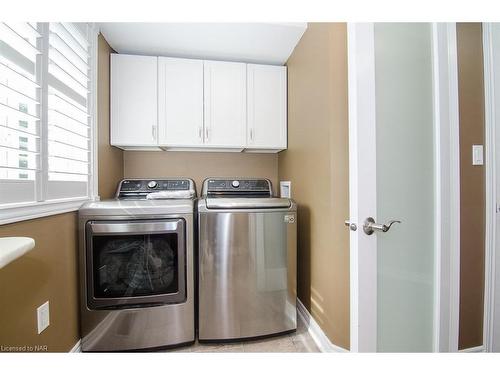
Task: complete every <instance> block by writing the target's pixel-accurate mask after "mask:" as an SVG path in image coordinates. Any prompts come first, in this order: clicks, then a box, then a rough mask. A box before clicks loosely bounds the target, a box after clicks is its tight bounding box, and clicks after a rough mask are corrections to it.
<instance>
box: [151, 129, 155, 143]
mask: <svg viewBox="0 0 500 375" xmlns="http://www.w3.org/2000/svg"><path fill="white" fill-rule="evenodd" d="M151 136H152V137H153V141H156V126H155V125H153V126H152V127H151Z"/></svg>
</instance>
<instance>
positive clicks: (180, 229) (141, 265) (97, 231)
mask: <svg viewBox="0 0 500 375" xmlns="http://www.w3.org/2000/svg"><path fill="white" fill-rule="evenodd" d="M86 231H87V253H86V259H87V272H86V275H87V304H88V307H89V308H91V309H112V308H123V307H125V306H129V307H132V306H136V305H144V304H147V305H159V304H167V303H180V302H184V301H185V300H186V239H185V223H184V220H183V219H169V220H155V221H144V220H142V221H126V220H122V221H89V222H88V223H87V225H86Z"/></svg>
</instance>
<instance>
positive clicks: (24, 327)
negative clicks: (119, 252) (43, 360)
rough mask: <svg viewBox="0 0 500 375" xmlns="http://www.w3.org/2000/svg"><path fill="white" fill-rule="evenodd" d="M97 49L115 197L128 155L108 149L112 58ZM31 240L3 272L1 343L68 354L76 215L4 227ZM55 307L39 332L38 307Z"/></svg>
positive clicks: (104, 162) (102, 187) (74, 317)
mask: <svg viewBox="0 0 500 375" xmlns="http://www.w3.org/2000/svg"><path fill="white" fill-rule="evenodd" d="M110 52H112V50H111V49H110V48H109V45H108V44H107V42H106V41H105V40H104V38H103V37H102V36H100V37H99V46H98V53H99V56H98V92H97V100H98V125H99V130H98V132H99V139H98V147H99V148H98V154H99V194H100V195H101V197H102V198H108V197H111V196H112V195H113V194H114V191H115V189H116V184H117V182H118V181H119V180H120V179H121V178H122V176H123V152H122V151H121V150H118V149H116V148H114V147H111V146H109V54H110ZM6 236H27V237H32V238H34V239H35V241H36V246H35V249H34V250H33V251H31V252H30V253H28V254H26V255H25V256H23V257H21V258H20V259H18V260H16V261H14V262H12V263H11V264H9V265H8V266H7V267H5V268H3V269H2V270H1V271H0V345H3V346H7V347H8V346H24V345H29V346H34V345H47V346H48V351H51V352H67V351H69V350H70V349H71V348H72V347H73V346H74V345H75V344H76V342H77V341H78V340H79V338H80V337H79V336H80V334H79V323H78V289H77V285H78V284H77V283H78V276H77V270H78V264H77V259H78V257H77V252H78V245H77V244H78V242H77V236H78V230H77V214H76V212H71V213H67V214H62V215H55V216H50V217H45V218H40V219H36V220H28V221H23V222H19V223H14V224H9V225H1V226H0V237H6ZM45 301H49V303H50V326H49V327H48V328H47V329H46V330H45V331H43V332H42V333H41V334H40V335H38V333H37V323H36V308H37V307H38V306H40V305H41V304H42V303H44V302H45Z"/></svg>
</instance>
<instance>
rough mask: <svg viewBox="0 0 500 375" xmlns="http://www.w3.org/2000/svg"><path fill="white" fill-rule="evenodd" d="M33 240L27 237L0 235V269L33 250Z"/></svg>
mask: <svg viewBox="0 0 500 375" xmlns="http://www.w3.org/2000/svg"><path fill="white" fill-rule="evenodd" d="M34 247H35V240H34V239H33V238H29V237H0V269H1V268H4V267H5V266H6V265H7V264H9V263H11V262H13V261H15V260H16V259H17V258H19V257H22V256H23V255H24V254H26V253H27V252H29V251H31V250H33V248H34Z"/></svg>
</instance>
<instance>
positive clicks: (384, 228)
mask: <svg viewBox="0 0 500 375" xmlns="http://www.w3.org/2000/svg"><path fill="white" fill-rule="evenodd" d="M394 223H399V224H400V223H401V221H400V220H389V221H388V222H387V224H377V223H376V222H375V219H374V218H373V217H368V218H366V220H365V223H364V224H363V231H364V232H365V233H366V234H367V235H369V236H370V235H372V234H373V232H375V231H379V232H383V233H385V232H388V231H389V229H391V227H392V225H393V224H394Z"/></svg>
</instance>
